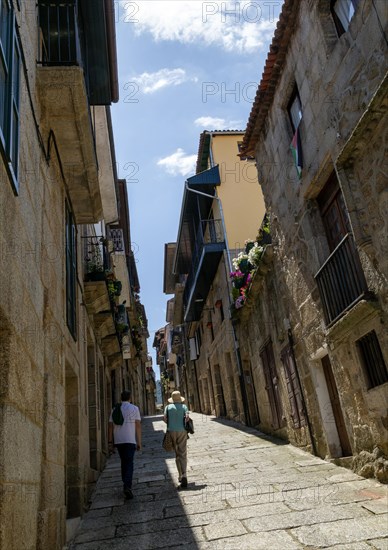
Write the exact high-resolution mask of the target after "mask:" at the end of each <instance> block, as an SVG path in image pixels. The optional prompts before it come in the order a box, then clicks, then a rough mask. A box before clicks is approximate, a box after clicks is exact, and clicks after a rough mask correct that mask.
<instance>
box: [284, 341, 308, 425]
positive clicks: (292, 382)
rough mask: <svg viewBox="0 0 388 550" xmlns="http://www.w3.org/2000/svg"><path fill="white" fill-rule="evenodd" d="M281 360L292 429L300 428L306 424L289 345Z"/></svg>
mask: <svg viewBox="0 0 388 550" xmlns="http://www.w3.org/2000/svg"><path fill="white" fill-rule="evenodd" d="M281 360H282V363H283V367H284V373H285V375H286V383H287V391H288V398H289V400H290V405H291V417H292V422H293V424H294V428H301V427H302V426H304V425H305V424H306V417H305V414H304V407H303V399H302V390H301V387H300V383H299V378H298V373H297V372H296V365H295V359H294V355H293V352H292V348H291V346H290V345H288V346H287V347H285V348H284V349H283V351H282V354H281Z"/></svg>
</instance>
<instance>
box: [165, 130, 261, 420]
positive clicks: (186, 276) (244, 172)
mask: <svg viewBox="0 0 388 550" xmlns="http://www.w3.org/2000/svg"><path fill="white" fill-rule="evenodd" d="M242 138H243V132H239V131H228V130H227V131H215V132H210V131H205V132H203V133H202V134H201V137H200V143H199V150H198V157H197V173H196V174H195V175H194V176H192V177H190V178H188V180H187V181H186V183H185V189H184V194H183V201H182V210H181V217H180V225H179V229H178V238H177V242H176V243H168V244H167V245H165V272H164V292H165V293H166V294H174V299H173V300H171V301H170V302H169V304H170V307H171V314H170V316H169V317H168V321H169V334H170V335H173V334H174V333H175V332H177V333H178V334H179V335H180V348H179V352H178V354H175V353H172V356H173V361H176V356H179V357H180V358H181V361H180V363H179V365H178V368H175V369H174V368H171V367H170V365H171V361H170V360H168V358H169V357H170V354H169V353H167V360H168V362H167V367H168V368H169V371H168V374H169V377H170V378H171V374H172V375H173V376H172V378H173V383H174V384H175V385H176V383H177V375H175V376H174V372H175V373H177V374H178V379H179V389H180V390H181V391H182V390H183V392H184V394H185V396H186V398H187V400H188V403H189V406H190V407H191V408H192V409H194V410H196V411H201V412H203V413H205V414H214V415H217V416H224V417H228V418H232V419H236V420H238V421H241V422H246V423H248V424H252V423H253V424H255V423H256V414H257V407H256V405H255V393H254V391H253V387H252V384H251V380H252V376H251V371H250V365H248V364H245V365H243V364H242V362H241V357H240V352H239V342H238V340H237V336H236V332H235V329H234V324H233V322H232V318H231V304H232V301H231V282H230V273H231V271H232V264H231V256H233V255H235V254H237V253H238V252H239V251H240V250H241V249H242V248H243V246H244V241H245V240H246V239H249V238H250V237H252V236H255V234H256V233H257V229H258V227H259V225H260V223H261V220H262V219H263V216H264V214H265V212H264V201H263V199H262V195H261V192H260V188H259V185H258V182H257V176H256V171H255V168H254V165H253V164H247V163H246V162H245V161H244V160H241V159H240V158H239V157H238V153H239V146H240V142H241V141H242ZM240 185H243V186H244V193H243V194H242V193H241V191H240ZM169 334H167V333H165V334H164V340H167V343H166V345H167V347H168V346H170V345H171V343H172V341H173V340H172V338H171V337H169ZM168 349H169V348H168ZM169 382H170V385H171V379H170V380H169Z"/></svg>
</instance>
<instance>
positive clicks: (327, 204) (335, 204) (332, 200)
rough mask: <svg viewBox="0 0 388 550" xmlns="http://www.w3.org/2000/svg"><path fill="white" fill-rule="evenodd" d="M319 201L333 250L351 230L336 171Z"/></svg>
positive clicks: (319, 196)
mask: <svg viewBox="0 0 388 550" xmlns="http://www.w3.org/2000/svg"><path fill="white" fill-rule="evenodd" d="M317 202H318V206H319V210H320V212H321V216H322V221H323V225H324V227H325V231H326V236H327V239H328V242H329V247H330V251H331V252H332V251H333V250H334V249H335V248H336V246H337V245H338V244H339V243H340V242H341V241H342V239H343V238H344V237H345V235H347V234H348V233H350V232H351V228H350V222H349V216H348V211H347V209H346V206H345V201H344V197H343V195H342V192H341V189H340V186H339V183H338V178H337V175H336V173H335V172H332V174H331V176H330V178H329V179H328V181H327V183H326V185H325V187H324V188H323V189H322V191H321V192H320V194H319V195H318V198H317Z"/></svg>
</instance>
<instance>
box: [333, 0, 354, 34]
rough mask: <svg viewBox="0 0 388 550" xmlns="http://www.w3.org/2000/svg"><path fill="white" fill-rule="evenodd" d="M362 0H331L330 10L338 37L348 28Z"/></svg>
mask: <svg viewBox="0 0 388 550" xmlns="http://www.w3.org/2000/svg"><path fill="white" fill-rule="evenodd" d="M359 1H360V0H331V3H330V9H331V13H332V16H333V19H334V23H335V26H336V29H337V32H338V36H341V34H344V33H345V32H346V31H347V30H348V28H349V23H350V20H351V19H352V17H353V15H354V12H355V11H356V9H357V6H358V3H359Z"/></svg>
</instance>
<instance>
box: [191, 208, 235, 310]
mask: <svg viewBox="0 0 388 550" xmlns="http://www.w3.org/2000/svg"><path fill="white" fill-rule="evenodd" d="M222 243H225V235H224V228H223V224H222V220H213V219H211V220H201V221H200V223H199V225H198V229H197V234H196V240H195V244H194V250H193V255H192V261H191V268H190V272H189V274H188V277H187V279H186V284H185V290H184V292H183V303H184V304H187V301H188V298H189V295H190V292H191V287H192V285H193V283H194V280H195V276H196V273H197V270H198V266H199V262H200V260H201V257H202V253H203V249H204V246H205V245H209V244H222Z"/></svg>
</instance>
